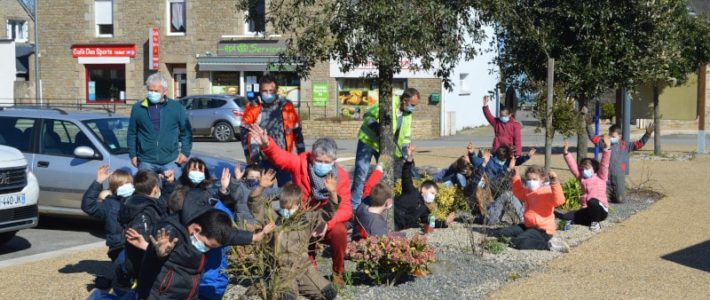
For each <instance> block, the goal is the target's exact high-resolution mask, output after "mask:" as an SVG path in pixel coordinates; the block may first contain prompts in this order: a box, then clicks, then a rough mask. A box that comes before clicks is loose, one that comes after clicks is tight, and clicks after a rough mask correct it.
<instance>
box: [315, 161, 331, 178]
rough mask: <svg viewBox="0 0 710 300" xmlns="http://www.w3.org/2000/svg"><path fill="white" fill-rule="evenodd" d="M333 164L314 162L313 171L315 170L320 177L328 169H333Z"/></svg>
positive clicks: (323, 175)
mask: <svg viewBox="0 0 710 300" xmlns="http://www.w3.org/2000/svg"><path fill="white" fill-rule="evenodd" d="M333 165H334V163H330V164H324V163H320V162H315V163H313V172H315V173H316V175H318V176H320V177H325V175H328V173H330V171H333Z"/></svg>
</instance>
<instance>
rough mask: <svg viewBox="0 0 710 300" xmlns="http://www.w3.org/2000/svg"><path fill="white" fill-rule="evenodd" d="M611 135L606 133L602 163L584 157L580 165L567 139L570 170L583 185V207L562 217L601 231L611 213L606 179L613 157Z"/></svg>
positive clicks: (565, 154)
mask: <svg viewBox="0 0 710 300" xmlns="http://www.w3.org/2000/svg"><path fill="white" fill-rule="evenodd" d="M610 139H611V137H610V136H609V135H608V134H607V135H604V145H606V147H605V148H604V151H603V152H602V161H601V164H600V163H599V162H598V161H597V160H595V159H592V158H583V159H582V160H581V161H580V163H579V166H577V160H575V159H574V157H573V156H572V154H570V153H569V151H568V149H569V142H567V141H565V147H564V158H565V162H567V166H568V167H569V170H570V172H572V175H574V177H575V178H577V180H579V182H580V184H581V185H582V195H581V196H580V197H579V204H580V205H581V206H582V209H580V210H577V211H572V212H568V213H566V214H561V215H560V217H561V218H562V219H566V220H571V221H573V222H574V223H576V224H580V225H585V226H589V229H590V230H592V231H593V232H599V230H601V226H600V225H599V222H601V221H604V220H606V217H607V216H608V214H609V201H608V200H607V194H606V193H607V192H606V181H607V178H608V174H609V171H608V170H609V160H610V159H611V155H612V154H611V142H610Z"/></svg>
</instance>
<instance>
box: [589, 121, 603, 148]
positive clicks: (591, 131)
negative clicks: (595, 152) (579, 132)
mask: <svg viewBox="0 0 710 300" xmlns="http://www.w3.org/2000/svg"><path fill="white" fill-rule="evenodd" d="M587 137H589V140H590V141H591V142H592V143H593V144H595V145H596V144H598V143H599V142H600V141H601V137H600V136H598V135H595V134H594V129H593V128H592V126H589V125H587Z"/></svg>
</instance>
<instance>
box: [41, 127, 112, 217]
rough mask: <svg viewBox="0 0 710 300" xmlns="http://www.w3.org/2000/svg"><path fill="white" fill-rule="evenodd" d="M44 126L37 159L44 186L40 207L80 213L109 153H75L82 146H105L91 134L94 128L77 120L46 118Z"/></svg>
mask: <svg viewBox="0 0 710 300" xmlns="http://www.w3.org/2000/svg"><path fill="white" fill-rule="evenodd" d="M40 127H41V129H40V133H41V134H40V138H39V149H38V151H37V154H36V155H35V159H34V162H33V164H34V165H33V169H34V171H35V175H36V176H37V180H38V181H39V185H40V190H41V192H40V201H39V203H40V211H41V212H62V213H75V214H78V213H80V211H78V210H79V209H80V208H81V197H82V195H83V194H84V192H85V191H86V189H87V188H88V187H89V185H90V184H91V182H92V181H93V180H95V179H96V170H97V169H98V168H99V166H101V165H103V164H108V159H109V157H108V156H107V154H106V153H101V154H100V158H97V159H91V160H87V159H83V158H78V157H75V156H74V149H75V148H76V147H78V146H88V147H91V148H93V149H94V151H99V149H101V148H100V147H98V146H97V145H96V143H95V142H94V141H93V139H91V138H90V137H91V133H90V132H88V131H86V132H84V131H82V130H81V128H80V127H79V126H78V125H77V124H75V123H73V122H70V121H64V120H54V119H44V120H43V121H42V124H41V125H40ZM71 210H73V212H72V211H71Z"/></svg>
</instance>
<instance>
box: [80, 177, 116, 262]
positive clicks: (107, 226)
mask: <svg viewBox="0 0 710 300" xmlns="http://www.w3.org/2000/svg"><path fill="white" fill-rule="evenodd" d="M101 190H103V185H102V184H100V183H98V182H96V181H94V182H92V183H91V186H89V188H88V189H87V190H86V192H85V193H84V197H82V198H81V210H83V211H84V212H85V213H86V214H88V215H90V216H92V217H94V218H97V219H99V220H101V221H103V222H104V231H105V234H106V246H108V255H109V257H111V260H115V259H116V257H117V256H118V253H119V252H121V250H123V243H124V241H125V238H124V236H123V227H121V224H120V223H119V222H118V212H119V211H120V210H121V204H122V203H123V202H124V201H125V199H124V198H123V197H120V196H115V195H111V196H108V197H106V199H104V201H102V202H99V201H97V199H98V198H99V194H100V193H101Z"/></svg>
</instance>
